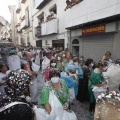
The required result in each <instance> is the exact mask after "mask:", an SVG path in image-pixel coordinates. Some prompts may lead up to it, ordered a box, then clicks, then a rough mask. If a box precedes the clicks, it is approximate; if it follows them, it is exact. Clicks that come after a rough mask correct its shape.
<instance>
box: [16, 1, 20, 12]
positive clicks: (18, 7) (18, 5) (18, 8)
mask: <svg viewBox="0 0 120 120" xmlns="http://www.w3.org/2000/svg"><path fill="white" fill-rule="evenodd" d="M20 11H21V4H20V2H19V1H18V4H17V8H16V13H18V14H19V13H20Z"/></svg>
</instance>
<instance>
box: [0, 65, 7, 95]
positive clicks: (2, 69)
mask: <svg viewBox="0 0 120 120" xmlns="http://www.w3.org/2000/svg"><path fill="white" fill-rule="evenodd" d="M6 72H7V66H6V64H4V63H0V93H1V95H3V94H4V84H5V81H4V80H3V78H4V77H6Z"/></svg>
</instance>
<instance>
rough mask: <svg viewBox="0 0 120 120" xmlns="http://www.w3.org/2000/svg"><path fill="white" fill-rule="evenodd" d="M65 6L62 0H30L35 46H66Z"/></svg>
mask: <svg viewBox="0 0 120 120" xmlns="http://www.w3.org/2000/svg"><path fill="white" fill-rule="evenodd" d="M65 7H66V3H65V1H64V0H31V8H33V9H32V27H33V35H34V36H33V38H34V40H35V41H36V46H40V47H46V46H50V47H63V48H66V47H67V46H68V37H67V30H65V24H66V21H65V12H64V9H65ZM52 14H53V15H52Z"/></svg>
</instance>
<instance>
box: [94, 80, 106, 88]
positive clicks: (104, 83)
mask: <svg viewBox="0 0 120 120" xmlns="http://www.w3.org/2000/svg"><path fill="white" fill-rule="evenodd" d="M106 84H107V82H106V81H104V82H103V83H101V84H98V85H96V86H97V87H102V86H104V85H106Z"/></svg>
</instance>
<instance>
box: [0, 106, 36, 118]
mask: <svg viewBox="0 0 120 120" xmlns="http://www.w3.org/2000/svg"><path fill="white" fill-rule="evenodd" d="M0 120H34V112H33V110H32V108H30V107H29V106H28V105H27V104H17V105H14V106H12V107H10V108H8V109H6V110H4V111H2V112H0Z"/></svg>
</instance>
